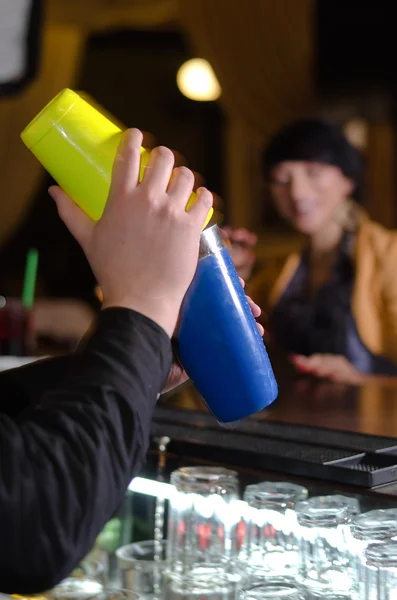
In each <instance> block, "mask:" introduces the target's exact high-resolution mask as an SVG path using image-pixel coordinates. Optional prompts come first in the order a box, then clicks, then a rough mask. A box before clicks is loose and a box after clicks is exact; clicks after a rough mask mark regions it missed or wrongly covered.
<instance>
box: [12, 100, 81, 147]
mask: <svg viewBox="0 0 397 600" xmlns="http://www.w3.org/2000/svg"><path fill="white" fill-rule="evenodd" d="M78 99H79V95H78V94H76V92H73V91H72V90H69V89H64V90H63V91H62V92H60V93H59V94H58V95H57V96H56V97H55V98H54V99H53V100H51V102H49V103H48V104H47V106H46V107H45V108H43V110H42V111H41V112H40V113H39V114H38V115H37V117H35V118H34V119H33V121H31V122H30V123H29V125H28V126H27V127H26V128H25V129H24V130H23V131H22V133H21V138H22V141H23V143H24V144H25V146H27V147H28V148H29V150H31V149H32V148H33V147H34V146H35V145H36V144H37V143H38V142H40V140H41V139H42V138H43V137H44V136H45V135H46V134H47V133H48V132H49V131H50V129H52V128H53V127H54V126H55V125H57V124H58V123H59V121H61V119H63V117H64V116H65V115H66V113H67V112H69V110H70V109H71V108H72V107H73V105H74V104H75V102H76V101H77V100H78Z"/></svg>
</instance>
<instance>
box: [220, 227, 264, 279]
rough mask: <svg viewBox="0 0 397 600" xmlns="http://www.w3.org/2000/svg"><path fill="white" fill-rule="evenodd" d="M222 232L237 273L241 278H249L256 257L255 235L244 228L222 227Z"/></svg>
mask: <svg viewBox="0 0 397 600" xmlns="http://www.w3.org/2000/svg"><path fill="white" fill-rule="evenodd" d="M222 233H223V234H224V236H225V237H226V239H227V240H228V241H229V242H230V245H229V251H230V255H231V257H232V260H233V263H234V266H235V267H236V271H237V273H238V274H239V275H240V277H242V278H243V279H249V277H250V276H251V272H252V268H253V266H254V264H255V259H256V256H255V252H254V247H255V245H256V243H257V236H256V235H255V233H252V232H251V231H248V230H247V229H244V228H239V229H232V228H231V227H223V228H222Z"/></svg>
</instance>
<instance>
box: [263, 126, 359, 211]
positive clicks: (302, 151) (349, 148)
mask: <svg viewBox="0 0 397 600" xmlns="http://www.w3.org/2000/svg"><path fill="white" fill-rule="evenodd" d="M295 160H299V161H310V162H319V163H325V164H329V165H334V166H336V167H339V168H340V170H341V171H342V173H343V174H344V175H345V176H346V177H348V178H349V179H351V180H352V181H353V182H354V184H355V188H354V192H353V194H352V196H353V198H354V199H355V200H358V201H359V200H360V199H361V192H362V183H363V181H362V179H363V166H364V165H363V157H362V155H361V153H360V152H359V151H358V150H357V149H356V148H355V147H354V146H353V145H352V144H351V143H350V142H349V141H348V140H347V138H346V137H345V136H344V134H343V132H342V131H341V129H340V128H339V127H338V126H337V125H335V124H334V123H330V122H329V121H326V120H325V119H321V118H309V119H301V120H299V121H295V122H293V123H291V124H290V125H287V126H286V127H285V128H283V129H281V131H279V132H278V133H276V135H275V136H274V137H273V138H272V140H271V141H270V143H269V145H268V146H267V148H266V149H265V151H264V153H263V168H264V172H265V176H266V178H267V179H269V178H270V173H271V170H272V169H273V168H274V167H275V166H276V165H277V164H279V163H280V162H284V161H295Z"/></svg>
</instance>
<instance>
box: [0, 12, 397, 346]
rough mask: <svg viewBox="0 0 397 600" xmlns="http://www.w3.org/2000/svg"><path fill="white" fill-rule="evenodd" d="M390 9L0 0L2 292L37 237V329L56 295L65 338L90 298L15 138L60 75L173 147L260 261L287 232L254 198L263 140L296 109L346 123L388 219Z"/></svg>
mask: <svg viewBox="0 0 397 600" xmlns="http://www.w3.org/2000/svg"><path fill="white" fill-rule="evenodd" d="M391 7H392V4H391V3H389V2H387V1H386V0H376V1H375V0H362V1H360V2H357V1H356V0H344V1H343V2H338V1H335V0H317V1H316V0H277V1H276V0H248V1H247V0H232V1H231V0H179V1H178V0H67V1H66V0H42V1H35V0H0V295H2V296H5V297H6V296H20V293H21V288H22V281H23V275H24V268H25V260H26V253H27V251H28V249H29V248H31V247H35V248H37V249H38V250H39V255H40V263H39V271H38V279H37V291H36V295H37V298H38V299H39V300H40V299H42V301H43V302H46V301H49V304H48V305H47V308H48V310H47V311H45V316H44V317H42V318H43V319H44V321H46V322H43V323H42V324H41V329H42V330H43V332H44V334H45V332H46V327H47V329H48V332H49V335H51V327H52V326H53V322H54V317H53V313H52V312H51V310H52V308H51V307H53V306H54V303H53V301H55V304H56V302H58V305H57V306H58V309H59V310H62V314H63V315H66V314H69V318H66V317H65V321H64V323H63V329H62V327H61V329H62V332H61V334H59V336H60V337H62V335H63V336H65V335H66V337H68V335H69V334H68V331H67V330H68V327H69V328H70V329H71V330H72V329H73V328H75V330H76V331H75V333H73V331H72V332H71V333H70V337H71V338H73V337H78V335H79V331H80V329H81V331H83V330H84V327H85V324H86V322H87V319H89V315H90V311H91V309H93V310H95V309H96V308H97V307H98V299H97V297H96V294H95V280H94V278H93V275H92V274H91V272H90V269H89V267H88V264H87V263H86V261H85V259H84V257H83V254H82V252H81V251H80V249H79V247H78V246H77V244H76V243H75V242H74V240H73V239H72V237H71V236H70V234H69V233H68V231H67V230H66V228H65V227H64V226H63V224H62V223H61V222H60V220H59V219H58V217H57V215H56V211H55V206H54V203H53V202H52V201H51V200H50V199H49V197H48V194H47V188H48V185H49V184H50V183H51V181H50V180H49V178H48V176H47V175H46V174H45V172H44V171H43V170H42V168H41V167H40V165H39V163H38V162H37V161H36V159H35V158H34V157H33V155H31V154H30V153H29V152H28V151H27V150H26V148H25V147H24V146H23V144H22V143H21V141H20V137H19V136H20V132H21V130H22V129H23V128H24V127H25V126H26V124H27V123H28V122H29V121H30V120H31V119H32V118H33V117H34V116H35V115H36V114H37V112H38V111H39V110H40V109H41V108H42V107H43V106H44V105H45V104H46V103H47V102H48V101H50V100H51V99H52V98H53V97H54V96H55V95H56V94H57V93H58V92H59V91H60V90H61V89H62V88H64V87H71V88H73V89H77V90H83V91H85V92H87V93H89V94H90V95H91V96H93V97H94V98H95V99H96V100H97V101H98V102H99V103H100V104H101V105H103V106H104V107H106V109H108V110H109V111H110V112H111V113H113V114H114V115H115V116H116V117H117V118H118V119H119V120H120V121H121V122H122V123H124V124H125V125H126V126H134V127H139V128H140V129H142V130H144V131H145V132H146V134H145V143H146V145H147V146H148V147H152V146H153V145H154V144H165V145H167V146H169V147H171V148H172V149H174V150H175V152H176V157H177V163H178V164H187V165H188V166H189V167H190V168H191V169H193V170H194V171H195V172H196V173H197V183H198V184H199V183H202V182H205V184H206V185H207V186H208V187H209V188H210V189H211V190H213V191H214V192H215V194H216V208H217V217H216V218H217V219H218V221H219V223H222V224H224V225H230V226H232V227H247V228H248V229H250V230H251V231H254V232H256V233H257V234H258V235H259V243H258V246H257V248H256V252H257V255H258V261H259V263H261V262H266V263H267V265H268V269H269V272H270V271H271V268H272V265H274V267H275V268H278V266H279V265H280V264H281V263H282V262H283V260H284V259H285V257H286V255H287V254H288V253H289V252H291V250H292V249H294V248H295V247H296V246H297V245H299V244H300V240H299V238H298V236H297V234H295V233H293V232H292V231H291V230H289V228H288V226H287V225H285V224H284V223H283V222H282V221H281V219H280V218H279V217H278V216H277V215H276V213H275V211H274V209H273V208H272V206H271V204H270V202H268V201H267V191H266V186H265V184H264V181H263V174H262V172H261V168H260V157H261V151H262V149H263V147H264V145H266V143H267V141H268V140H269V137H270V136H271V135H272V134H273V133H274V132H275V131H276V130H277V129H279V128H280V127H281V126H283V125H284V124H285V123H287V122H289V121H290V120H292V119H294V118H297V117H299V116H304V115H313V114H318V115H324V116H326V117H330V118H332V119H333V120H334V121H336V122H338V123H340V124H342V125H343V127H344V128H345V132H346V135H347V136H348V138H349V139H350V140H351V141H352V142H353V143H354V144H355V145H356V146H358V147H359V148H360V149H361V150H362V152H363V153H364V155H365V158H366V186H365V206H366V208H367V210H368V211H369V213H370V215H371V216H372V217H373V218H374V219H376V220H377V221H378V222H380V223H381V224H384V225H386V226H387V227H389V228H394V227H395V226H396V224H397V223H396V221H397V202H396V181H395V162H396V144H395V132H396V111H395V108H394V107H395V95H396V91H397V85H396V84H397V75H396V71H395V65H394V47H393V46H394V34H395V32H394V29H395V25H394V21H393V18H392V15H391V10H392V8H391ZM195 59H200V60H195ZM61 299H62V300H61ZM59 303H62V305H60V304H59ZM66 307H69V312H67V310H66ZM58 309H57V310H58ZM54 310H55V309H54ZM65 311H66V312H65ZM43 314H44V313H43ZM79 323H81V325H79ZM64 330H66V333H65V331H64ZM58 333H59V332H58Z"/></svg>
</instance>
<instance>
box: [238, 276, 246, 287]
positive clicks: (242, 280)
mask: <svg viewBox="0 0 397 600" xmlns="http://www.w3.org/2000/svg"><path fill="white" fill-rule="evenodd" d="M239 280H240V283H241V286H242V288H243V289H244V288H245V281H244V279H243V278H242V277H239Z"/></svg>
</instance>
